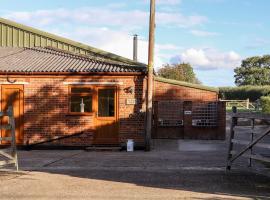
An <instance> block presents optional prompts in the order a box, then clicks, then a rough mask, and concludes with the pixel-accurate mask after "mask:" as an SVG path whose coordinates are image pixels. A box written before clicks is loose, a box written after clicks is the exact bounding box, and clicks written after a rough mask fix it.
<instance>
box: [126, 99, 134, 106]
mask: <svg viewBox="0 0 270 200" xmlns="http://www.w3.org/2000/svg"><path fill="white" fill-rule="evenodd" d="M126 104H127V105H136V104H137V100H136V99H127V100H126Z"/></svg>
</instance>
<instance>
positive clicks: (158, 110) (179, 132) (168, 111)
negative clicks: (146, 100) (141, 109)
mask: <svg viewBox="0 0 270 200" xmlns="http://www.w3.org/2000/svg"><path fill="white" fill-rule="evenodd" d="M183 122H184V116H183V102H182V101H156V102H154V131H153V138H170V139H172V138H184V129H183V125H184V124H183Z"/></svg>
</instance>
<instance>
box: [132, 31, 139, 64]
mask: <svg viewBox="0 0 270 200" xmlns="http://www.w3.org/2000/svg"><path fill="white" fill-rule="evenodd" d="M133 60H134V61H135V62H137V61H138V35H137V34H135V35H134V37H133Z"/></svg>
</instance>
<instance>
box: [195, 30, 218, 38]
mask: <svg viewBox="0 0 270 200" xmlns="http://www.w3.org/2000/svg"><path fill="white" fill-rule="evenodd" d="M190 33H191V34H192V35H195V36H198V37H210V36H217V35H219V33H216V32H208V31H201V30H191V31H190Z"/></svg>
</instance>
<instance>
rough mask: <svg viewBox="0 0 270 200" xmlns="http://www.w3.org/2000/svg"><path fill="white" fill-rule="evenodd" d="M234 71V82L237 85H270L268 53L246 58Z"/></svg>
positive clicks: (269, 58) (269, 59)
mask: <svg viewBox="0 0 270 200" xmlns="http://www.w3.org/2000/svg"><path fill="white" fill-rule="evenodd" d="M234 72H235V75H234V77H235V84H236V85H238V86H241V85H270V55H265V56H254V57H250V58H247V59H245V60H243V61H242V64H241V66H240V67H237V68H236V69H235V70H234Z"/></svg>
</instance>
